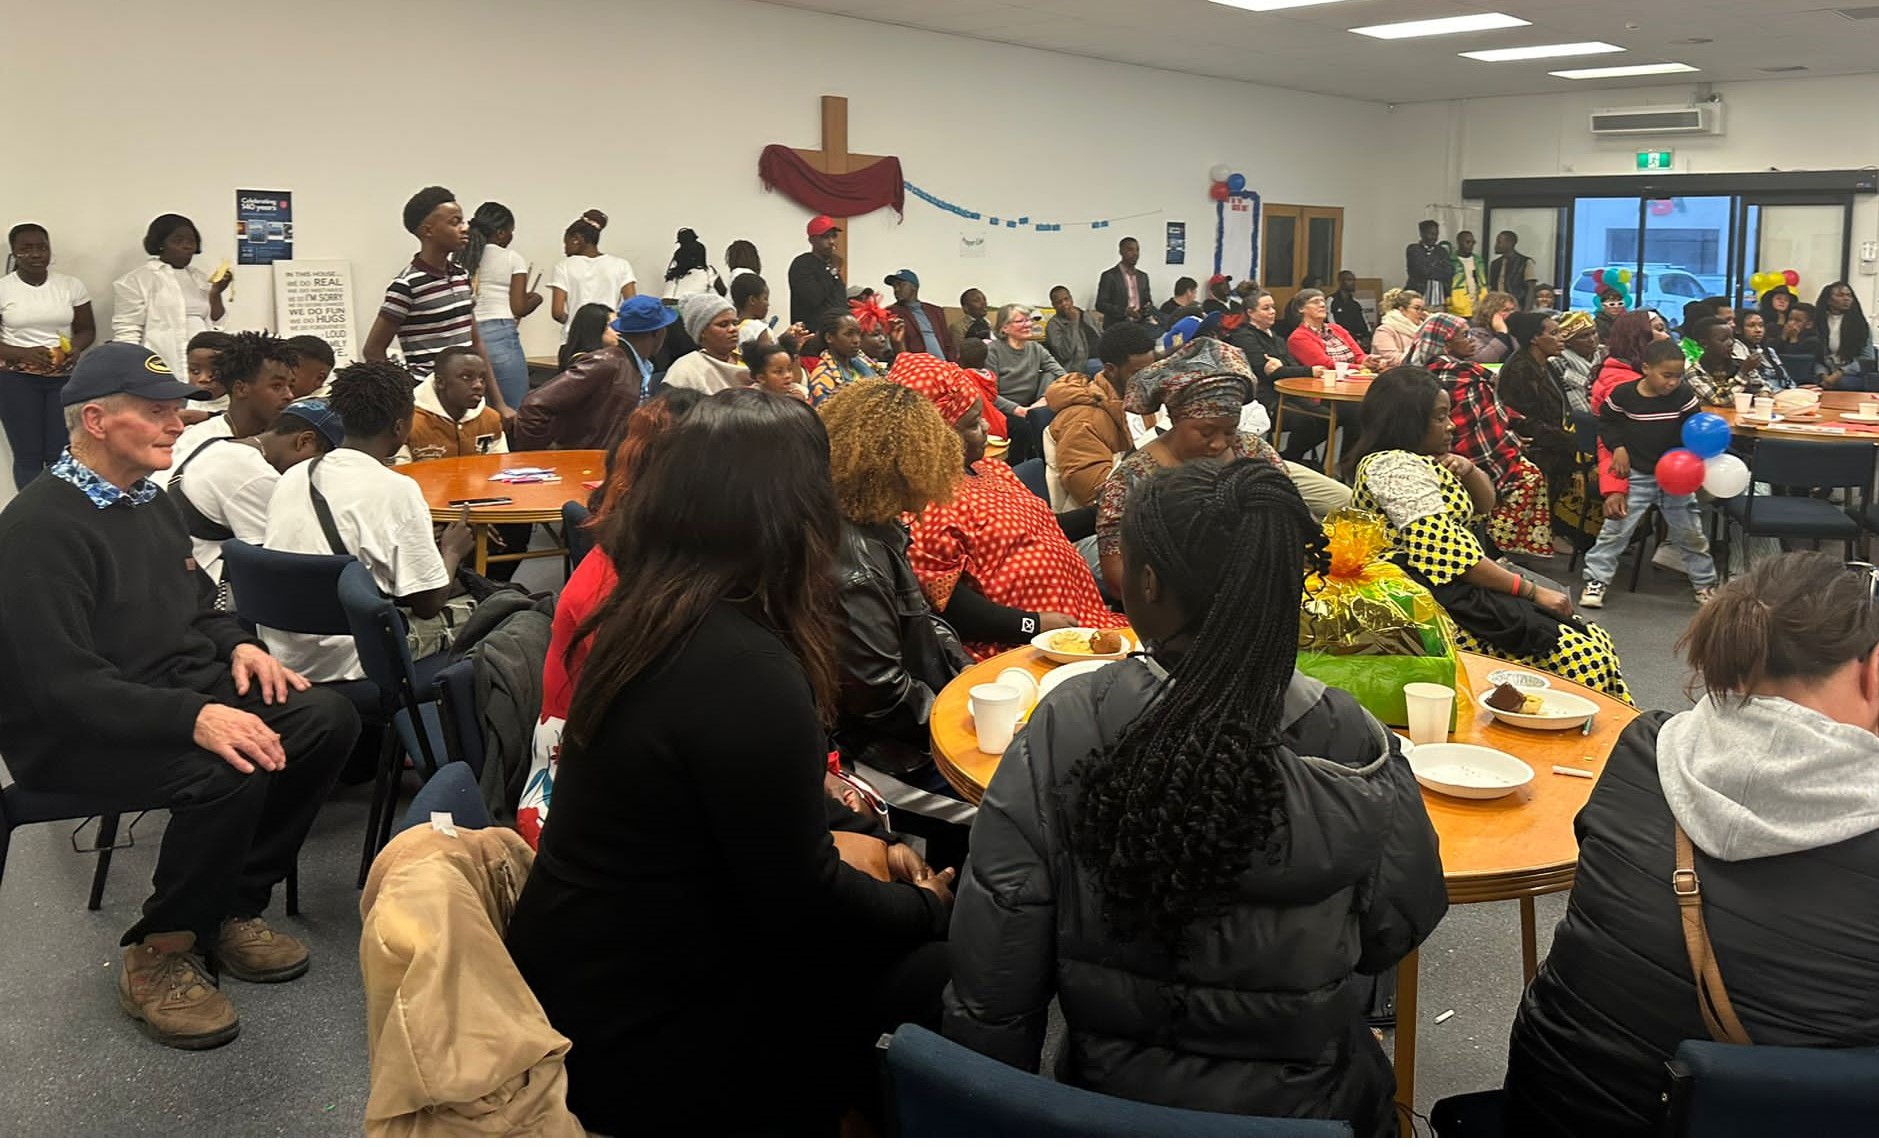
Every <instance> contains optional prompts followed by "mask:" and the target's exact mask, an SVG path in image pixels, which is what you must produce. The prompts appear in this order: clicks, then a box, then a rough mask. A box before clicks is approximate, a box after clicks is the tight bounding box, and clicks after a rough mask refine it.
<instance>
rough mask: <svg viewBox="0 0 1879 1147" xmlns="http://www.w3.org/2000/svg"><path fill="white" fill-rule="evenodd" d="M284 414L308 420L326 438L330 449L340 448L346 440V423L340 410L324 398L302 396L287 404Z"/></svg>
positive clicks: (308, 423)
mask: <svg viewBox="0 0 1879 1147" xmlns="http://www.w3.org/2000/svg"><path fill="white" fill-rule="evenodd" d="M281 413H282V414H291V415H293V416H294V417H296V418H301V419H304V420H305V421H306V424H307V425H308V426H311V427H313V429H314V430H315V431H317V432H318V433H319V436H320V437H321V438H324V439H326V445H327V447H328V448H329V449H338V448H339V445H340V444H341V443H342V442H344V441H345V440H346V423H345V420H344V419H342V418H340V417H339V412H338V411H337V410H334V409H333V408H332V407H331V406H329V405H327V402H326V400H325V399H324V398H302V399H297V400H295V401H293V402H290V403H288V404H287V406H286V407H285V408H284V409H283V410H282V411H281Z"/></svg>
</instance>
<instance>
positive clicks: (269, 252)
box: [235, 191, 294, 265]
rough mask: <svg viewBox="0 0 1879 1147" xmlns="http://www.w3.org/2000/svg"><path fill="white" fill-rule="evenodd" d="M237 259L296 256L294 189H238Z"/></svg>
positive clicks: (270, 260) (263, 260)
mask: <svg viewBox="0 0 1879 1147" xmlns="http://www.w3.org/2000/svg"><path fill="white" fill-rule="evenodd" d="M235 249H236V252H237V256H236V262H238V263H241V264H244V265H245V264H259V263H273V262H276V261H279V262H283V263H285V262H288V261H290V260H291V259H293V257H294V193H293V192H291V191H237V192H235Z"/></svg>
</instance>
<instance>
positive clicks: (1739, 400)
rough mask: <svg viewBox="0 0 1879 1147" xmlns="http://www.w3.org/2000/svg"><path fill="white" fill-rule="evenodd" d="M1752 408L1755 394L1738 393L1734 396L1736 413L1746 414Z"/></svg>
mask: <svg viewBox="0 0 1879 1147" xmlns="http://www.w3.org/2000/svg"><path fill="white" fill-rule="evenodd" d="M1754 408H1755V396H1754V395H1752V394H1746V393H1745V394H1738V395H1736V396H1735V412H1736V413H1737V414H1747V413H1748V412H1749V411H1751V410H1753V409H1754Z"/></svg>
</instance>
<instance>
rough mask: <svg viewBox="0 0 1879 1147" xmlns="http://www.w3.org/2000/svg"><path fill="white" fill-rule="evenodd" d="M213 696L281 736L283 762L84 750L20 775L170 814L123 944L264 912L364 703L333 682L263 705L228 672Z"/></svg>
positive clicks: (210, 939) (200, 933)
mask: <svg viewBox="0 0 1879 1147" xmlns="http://www.w3.org/2000/svg"><path fill="white" fill-rule="evenodd" d="M209 692H210V696H212V697H214V698H215V699H216V701H218V702H220V703H221V704H224V705H229V706H232V707H234V708H237V709H244V710H246V711H248V712H250V713H254V714H256V715H257V716H259V717H260V718H261V719H262V720H264V721H266V722H267V723H268V726H269V727H270V728H272V729H273V730H274V731H275V732H276V733H278V734H280V738H281V742H282V745H283V747H284V748H285V749H286V751H287V767H286V768H284V769H282V770H280V771H279V772H273V773H269V772H262V771H261V770H259V769H257V770H255V771H254V772H252V773H238V772H236V771H235V770H234V769H233V768H231V767H230V766H229V764H228V762H226V761H224V760H223V759H222V758H221V757H218V756H216V755H215V754H214V753H211V752H208V751H207V750H205V749H193V748H192V749H191V750H189V751H188V752H186V753H183V754H181V755H180V756H170V757H169V758H168V759H163V758H151V757H148V756H139V755H138V754H136V753H135V752H123V753H101V754H78V755H74V756H73V757H71V758H68V759H65V760H61V761H59V762H57V764H56V766H55V767H53V768H51V769H47V770H45V771H44V775H30V776H24V777H21V778H20V779H21V780H22V781H23V782H25V783H26V784H28V785H30V786H31V787H33V788H35V789H41V790H44V791H48V792H66V793H78V794H94V793H95V794H100V795H102V794H109V795H110V796H111V797H113V798H114V799H121V800H123V801H125V802H126V803H131V802H139V803H141V802H147V803H148V806H149V807H151V808H168V809H169V810H170V824H169V828H168V829H166V830H165V831H164V833H163V845H162V848H161V850H160V851H159V852H158V853H157V870H156V877H155V879H154V881H153V884H154V885H155V888H154V890H153V891H152V892H151V894H150V899H148V900H146V901H144V909H143V918H142V919H141V920H139V921H138V922H137V923H136V925H134V926H133V927H132V928H131V930H130V931H128V932H126V933H124V938H123V940H122V941H121V943H124V944H127V945H128V944H136V943H138V942H140V941H141V940H142V939H143V938H144V937H145V936H147V935H149V934H151V933H153V932H194V933H195V934H196V937H197V942H198V944H199V945H200V946H202V947H204V948H207V947H208V946H210V945H212V944H213V943H214V942H215V937H216V933H217V932H218V931H219V930H220V928H221V926H222V922H223V921H224V920H228V919H231V918H240V917H247V916H258V915H260V914H261V912H262V911H263V910H264V909H265V908H266V907H267V904H268V898H269V897H270V895H271V894H272V893H273V890H274V886H275V885H276V884H279V883H280V882H281V881H283V880H285V879H287V874H288V873H289V872H291V871H292V870H293V866H294V858H295V856H296V855H298V854H299V852H300V844H301V842H302V841H304V840H305V839H306V836H307V830H308V829H310V828H312V827H313V818H314V816H315V815H316V814H318V813H319V811H320V805H321V804H322V803H324V802H325V800H326V794H327V793H328V792H329V791H330V790H331V789H332V787H333V781H334V780H335V779H336V778H337V777H338V776H339V768H340V766H341V765H343V764H345V762H346V754H347V753H349V752H351V750H352V742H353V741H354V739H356V738H357V737H358V735H359V714H358V711H357V710H356V709H354V708H353V706H352V704H351V702H349V701H347V700H346V699H345V698H344V697H341V696H340V695H339V694H337V693H334V692H332V691H330V690H326V689H319V688H314V689H309V690H307V691H306V692H305V693H295V694H293V695H292V696H291V697H289V698H288V699H287V701H286V702H284V703H282V704H279V705H265V704H263V703H262V702H261V696H260V695H261V691H260V689H259V688H258V687H253V686H251V687H250V688H249V690H248V695H247V696H246V697H238V696H236V695H235V685H234V681H233V679H232V678H230V677H228V676H226V675H224V676H223V678H222V679H221V681H220V682H218V683H217V684H216V686H215V687H214V688H213V689H211V690H210V691H209Z"/></svg>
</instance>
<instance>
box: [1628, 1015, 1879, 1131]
mask: <svg viewBox="0 0 1879 1147" xmlns="http://www.w3.org/2000/svg"><path fill="white" fill-rule="evenodd" d="M1666 1066H1667V1067H1668V1068H1669V1071H1670V1088H1669V1091H1668V1096H1669V1105H1668V1107H1667V1109H1666V1111H1665V1126H1664V1129H1665V1130H1666V1131H1667V1132H1669V1133H1670V1134H1672V1135H1683V1136H1691V1137H1695V1136H1702V1137H1704V1138H1709V1137H1720V1136H1724V1135H1727V1136H1732V1137H1733V1136H1744V1137H1746V1136H1755V1137H1762V1136H1769V1137H1779V1138H1782V1139H1794V1138H1801V1137H1806V1138H1810V1139H1811V1138H1825V1137H1827V1136H1833V1137H1836V1138H1837V1137H1842V1136H1861V1137H1864V1136H1868V1135H1871V1134H1872V1133H1873V1129H1874V1128H1879V1048H1838V1049H1836V1048H1815V1047H1743V1046H1738V1045H1735V1044H1723V1043H1711V1042H1709V1041H1708V1040H1685V1041H1684V1042H1683V1043H1680V1044H1678V1045H1677V1057H1676V1058H1675V1059H1673V1060H1671V1061H1670V1063H1669V1064H1668V1065H1666Z"/></svg>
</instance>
